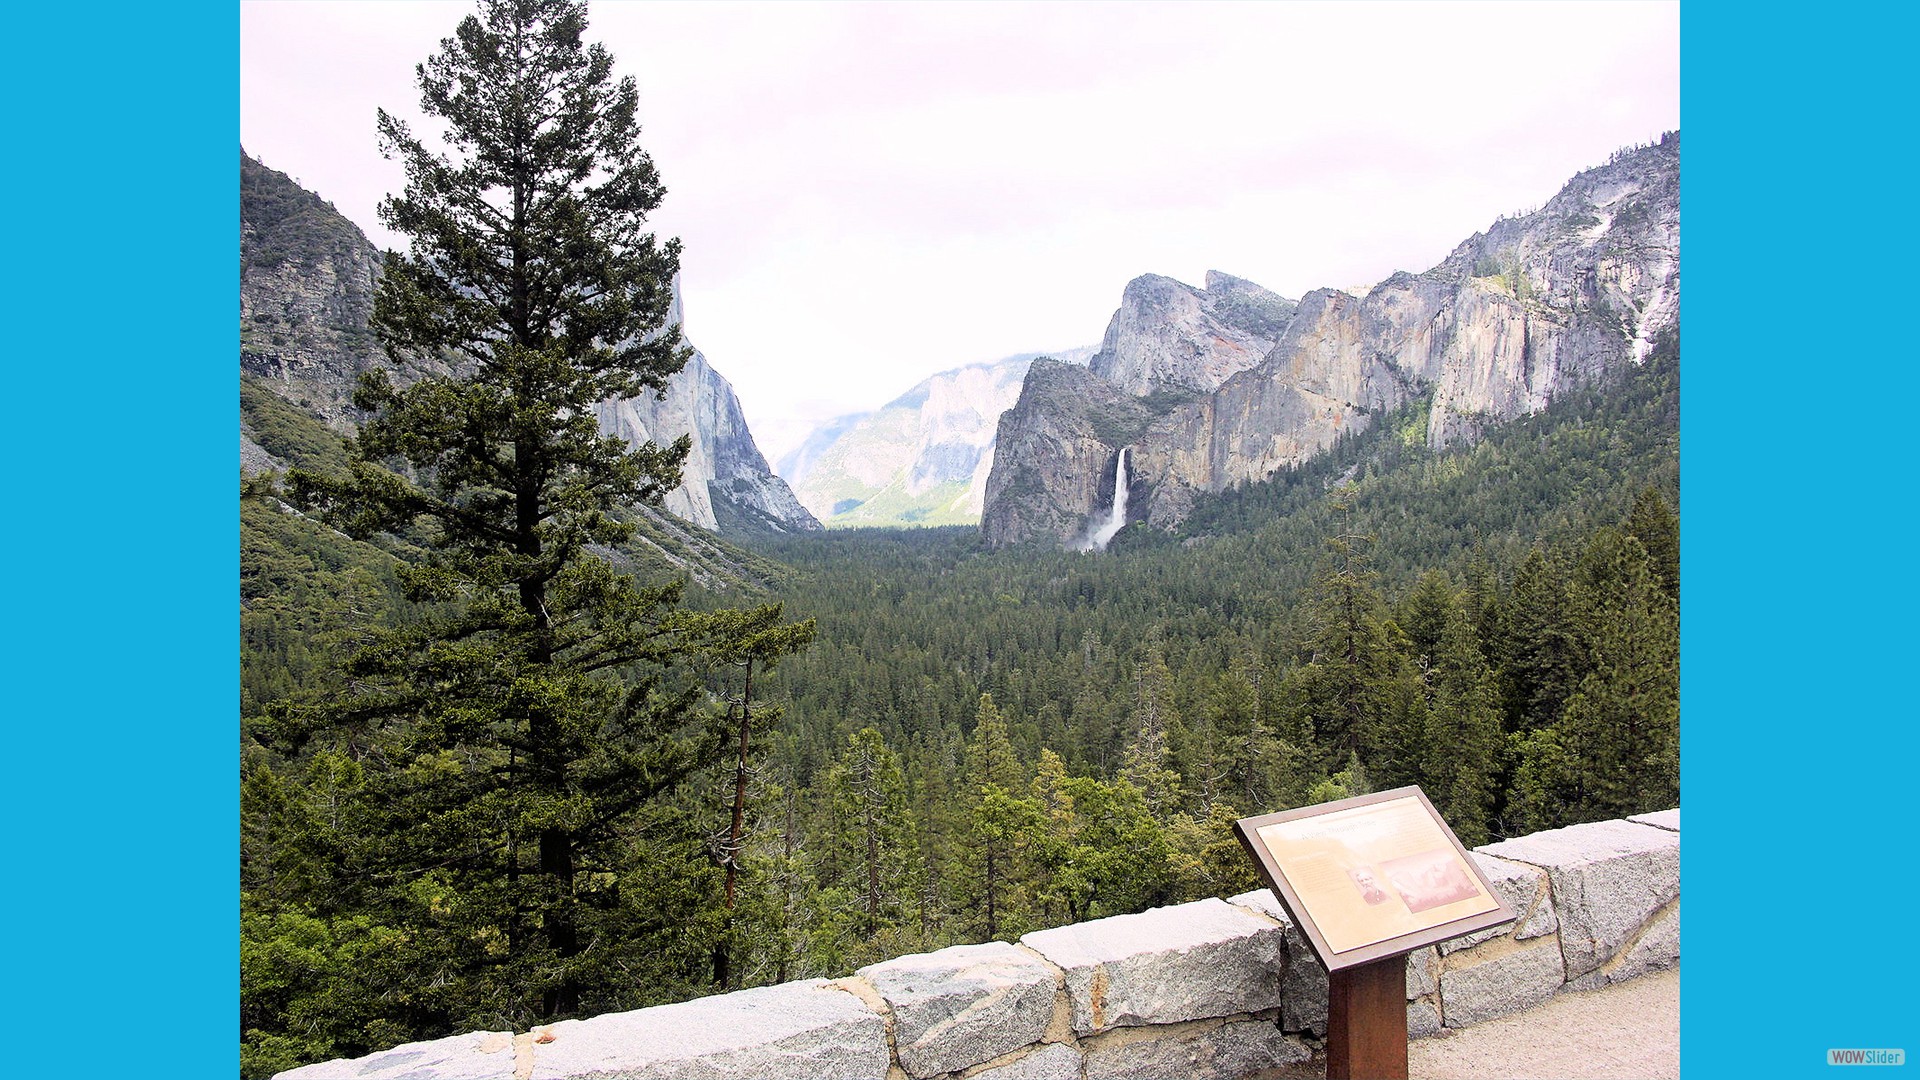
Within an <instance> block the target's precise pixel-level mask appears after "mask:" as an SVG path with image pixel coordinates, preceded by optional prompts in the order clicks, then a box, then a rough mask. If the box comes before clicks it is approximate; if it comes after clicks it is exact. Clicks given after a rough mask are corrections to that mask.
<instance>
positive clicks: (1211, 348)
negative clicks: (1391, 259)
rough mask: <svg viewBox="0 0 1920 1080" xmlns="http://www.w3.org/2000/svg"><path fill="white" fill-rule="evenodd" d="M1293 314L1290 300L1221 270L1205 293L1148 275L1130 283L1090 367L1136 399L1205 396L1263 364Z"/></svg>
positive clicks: (1209, 281) (1213, 272)
mask: <svg viewBox="0 0 1920 1080" xmlns="http://www.w3.org/2000/svg"><path fill="white" fill-rule="evenodd" d="M1293 307H1294V305H1293V301H1291V300H1288V299H1287V298H1286V297H1284V296H1280V295H1278V294H1276V293H1272V292H1269V291H1267V290H1266V289H1263V288H1261V287H1260V286H1258V285H1255V284H1254V283H1253V282H1251V281H1245V280H1243V279H1241V278H1237V277H1234V276H1233V275H1231V274H1223V273H1221V272H1219V271H1218V270H1210V271H1208V272H1207V287H1206V288H1205V289H1196V288H1194V287H1193V286H1191V285H1184V284H1182V283H1180V282H1178V281H1175V280H1173V279H1172V278H1169V277H1161V276H1160V275H1158V274H1145V275H1142V276H1140V277H1137V278H1134V279H1133V280H1132V281H1130V282H1128V283H1127V287H1126V291H1125V292H1123V293H1122V294H1121V296H1120V310H1118V311H1116V312H1114V313H1113V319H1112V321H1111V322H1109V323H1108V324H1107V334H1106V337H1105V338H1104V339H1103V340H1102V341H1101V344H1100V351H1099V352H1098V353H1095V354H1094V357H1093V360H1092V361H1091V363H1090V365H1089V366H1091V367H1092V368H1093V370H1094V372H1096V373H1097V374H1099V375H1100V376H1101V377H1102V378H1105V379H1106V380H1107V381H1108V382H1111V383H1113V384H1114V385H1115V386H1118V387H1120V388H1121V389H1123V390H1125V391H1126V392H1127V393H1129V394H1132V395H1134V396H1135V397H1145V396H1146V395H1148V394H1154V393H1160V392H1163V391H1169V390H1172V391H1199V392H1203V393H1204V392H1207V391H1210V390H1213V389H1215V388H1217V387H1218V386H1219V385H1220V384H1221V383H1223V382H1225V381H1226V380H1227V379H1228V377H1230V376H1232V375H1233V374H1234V373H1235V372H1240V371H1245V370H1246V369H1248V368H1250V367H1252V366H1254V365H1255V364H1258V363H1259V362H1260V360H1261V359H1262V358H1263V357H1265V356H1266V355H1267V353H1268V352H1269V351H1270V350H1271V349H1272V348H1273V346H1274V342H1275V341H1276V340H1277V339H1278V338H1279V336H1280V331H1281V330H1282V329H1283V328H1285V326H1286V325H1287V320H1288V319H1290V318H1291V317H1292V316H1293Z"/></svg>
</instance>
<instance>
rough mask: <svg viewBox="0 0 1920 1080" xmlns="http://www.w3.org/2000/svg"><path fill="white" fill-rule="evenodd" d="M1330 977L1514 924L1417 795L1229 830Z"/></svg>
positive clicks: (1411, 790)
mask: <svg viewBox="0 0 1920 1080" xmlns="http://www.w3.org/2000/svg"><path fill="white" fill-rule="evenodd" d="M1234 831H1235V832H1236V833H1237V834H1239V837H1240V842H1241V843H1242V844H1244V845H1245V846H1246V848H1247V852H1248V853H1249V854H1250V855H1252V856H1253V861H1254V862H1255V864H1257V865H1258V866H1259V867H1260V872H1261V874H1262V875H1263V876H1265V877H1266V879H1267V884H1269V885H1271V886H1272V887H1273V893H1274V895H1275V896H1276V897H1278V898H1279V900H1280V903H1281V905H1282V906H1283V907H1285V908H1286V909H1287V913H1288V914H1289V915H1291V916H1293V919H1294V922H1296V923H1298V924H1299V926H1300V929H1301V931H1302V932H1303V933H1305V934H1306V936H1307V940H1308V941H1309V942H1310V943H1312V945H1313V951H1314V953H1315V954H1316V955H1317V956H1319V958H1320V962H1321V963H1322V964H1324V965H1325V966H1326V969H1327V970H1328V971H1329V972H1334V971H1340V970H1342V969H1344V968H1351V967H1357V966H1359V965H1361V964H1366V963H1370V962H1372V961H1375V960H1379V959H1381V958H1383V957H1388V956H1397V955H1399V954H1401V953H1406V952H1411V951H1413V950H1414V949H1418V948H1420V947H1422V946H1425V945H1432V944H1435V943H1436V942H1441V941H1445V940H1446V939H1448V938H1453V937H1459V936H1460V935H1462V934H1470V933H1472V932H1474V931H1475V930H1484V929H1486V928H1487V927H1490V926H1499V925H1500V924H1502V923H1508V922H1512V921H1513V920H1514V918H1515V916H1514V912H1513V910H1512V909H1511V908H1510V907H1508V906H1507V904H1506V902H1505V901H1503V900H1501V899H1500V897H1499V895H1498V894H1497V893H1495V892H1494V891H1493V887H1492V886H1491V885H1489V884H1488V883H1487V879H1486V876H1485V875H1483V874H1482V873H1481V872H1480V868H1479V866H1477V865H1475V863H1474V861H1473V860H1472V859H1470V858H1468V857H1467V849H1466V848H1465V847H1463V846H1461V844H1460V840H1459V838H1458V837H1456V836H1454V835H1453V830H1452V829H1449V828H1447V824H1446V822H1444V821H1442V820H1440V815H1439V813H1438V812H1437V811H1435V810H1434V808H1433V804H1432V803H1431V802H1428V801H1427V796H1426V794H1425V793H1424V792H1422V791H1421V790H1420V789H1419V788H1418V787H1403V788H1396V789H1394V790H1392V791H1381V792H1376V793H1374V794H1372V795H1361V796H1359V797H1357V798H1352V799H1342V800H1340V801H1338V802H1330V803H1321V804H1320V805H1318V806H1307V807H1302V808H1300V809H1298V810H1287V811H1284V812H1282V813H1278V814H1266V815H1264V816H1261V817H1250V818H1242V819H1240V820H1239V821H1237V822H1235V823H1234Z"/></svg>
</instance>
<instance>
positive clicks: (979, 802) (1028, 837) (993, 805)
mask: <svg viewBox="0 0 1920 1080" xmlns="http://www.w3.org/2000/svg"><path fill="white" fill-rule="evenodd" d="M966 772H967V782H968V785H969V788H970V791H969V799H968V814H967V833H966V849H967V859H966V866H965V877H964V879H963V899H962V903H963V905H964V907H965V908H966V909H967V910H968V911H970V912H971V913H972V914H973V916H974V925H975V927H976V930H977V940H981V941H991V940H994V939H996V938H999V937H1002V936H1005V935H1006V933H1007V931H1008V928H1009V926H1017V925H1019V924H1020V922H1021V919H1022V918H1023V916H1024V914H1025V912H1024V905H1023V903H1022V901H1023V899H1024V897H1023V895H1022V889H1021V887H1020V886H1021V884H1022V883H1023V880H1024V878H1025V865H1024V864H1025V861H1026V857H1027V851H1028V849H1029V848H1030V846H1031V845H1032V843H1033V840H1034V838H1035V836H1036V834H1037V833H1038V831H1039V827H1040V824H1041V817H1040V808H1039V807H1038V806H1037V805H1036V804H1035V803H1034V801H1033V800H1032V799H1030V798H1027V797H1026V789H1027V783H1026V780H1025V777H1024V776H1023V775H1022V770H1021V768H1020V764H1019V762H1018V761H1016V760H1015V759H1014V756H1013V744H1012V742H1010V741H1009V740H1008V738H1007V723H1006V719H1005V718H1004V717H1002V716H1001V715H1000V710H999V708H998V707H996V706H995V705H994V703H993V696H992V695H991V694H982V695H980V710H979V713H978V714H977V715H976V717H975V718H974V730H973V738H972V739H971V740H969V741H968V743H967V764H966Z"/></svg>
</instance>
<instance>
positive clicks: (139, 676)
mask: <svg viewBox="0 0 1920 1080" xmlns="http://www.w3.org/2000/svg"><path fill="white" fill-rule="evenodd" d="M7 38H8V46H7V47H6V49H5V51H6V53H7V57H6V62H5V63H4V64H0V68H3V69H4V74H0V78H4V79H5V81H6V100H7V102H8V105H9V108H8V119H9V128H10V130H9V132H8V134H9V143H10V145H11V146H13V147H14V148H15V149H16V151H18V154H17V156H12V157H10V160H9V163H8V167H7V169H6V170H5V171H4V174H0V175H4V180H0V183H4V185H5V186H4V190H3V192H0V198H3V199H4V201H0V205H4V206H5V207H6V208H7V209H8V211H9V215H8V221H9V225H10V226H11V227H12V228H10V230H9V231H10V239H12V240H13V243H12V244H11V245H10V250H9V252H8V256H9V257H8V260H7V261H8V263H9V264H10V266H9V269H8V273H9V276H10V277H12V278H13V279H14V289H13V290H10V291H9V297H10V300H11V302H10V303H9V304H8V309H9V310H8V314H9V316H10V319H9V322H10V323H12V324H13V326H12V330H13V333H12V334H10V335H9V336H10V338H11V340H9V341H8V344H7V352H8V354H9V357H8V358H9V360H10V363H9V365H8V368H9V373H10V374H11V375H13V376H14V379H15V382H14V385H13V386H12V387H11V388H10V389H11V390H12V393H11V394H10V395H9V396H10V399H11V402H12V405H13V408H12V409H10V410H9V412H10V415H9V417H8V423H7V424H6V425H4V428H5V429H6V430H5V434H4V436H3V437H4V438H5V440H6V448H7V450H8V453H7V461H8V462H9V464H10V465H11V466H12V469H13V474H12V476H11V478H10V479H11V483H10V485H9V486H10V489H11V491H12V494H13V496H14V497H13V498H10V499H9V500H8V504H9V506H10V507H11V508H12V509H13V510H14V511H16V513H15V514H9V526H10V527H9V528H8V529H7V530H6V533H7V534H8V538H9V540H11V542H12V543H13V545H14V546H15V549H14V552H13V557H12V558H11V559H10V560H8V565H9V566H11V567H12V569H13V572H14V579H13V583H14V585H15V589H14V590H13V593H12V597H11V599H12V600H13V601H14V603H12V604H10V605H9V607H8V615H9V616H10V618H9V621H10V622H11V624H12V626H11V629H12V631H13V633H12V634H10V635H9V636H10V637H13V638H14V639H15V641H16V642H17V643H18V644H17V645H16V647H15V649H14V650H13V651H12V655H11V656H10V658H9V659H10V667H11V664H14V663H17V664H18V665H19V667H18V668H16V669H13V670H11V671H10V673H9V674H10V678H9V680H8V681H9V683H10V684H11V687H10V688H11V690H12V693H11V694H10V695H9V702H10V708H9V710H8V711H9V713H10V714H11V716H12V719H13V721H14V722H13V723H12V724H11V725H10V728H11V731H12V733H13V734H14V740H13V741H14V746H13V748H12V749H13V754H12V764H13V766H14V767H13V769H12V770H11V771H12V773H13V780H14V783H12V784H10V785H8V792H7V795H6V798H7V810H8V811H9V813H8V818H9V820H10V821H11V822H12V824H13V829H14V836H15V838H16V843H15V846H14V848H13V852H12V867H13V872H12V873H10V874H9V875H8V878H9V882H10V884H11V886H12V887H11V888H9V889H8V893H9V894H10V895H9V898H8V903H9V906H10V907H11V908H12V909H13V910H12V911H11V912H10V914H11V916H12V918H11V919H10V920H9V925H10V927H11V929H12V931H13V933H12V935H11V937H12V941H13V946H12V951H11V952H10V954H9V957H8V959H9V963H8V969H9V970H10V971H11V972H12V973H13V981H14V983H15V986H14V990H15V992H16V996H17V998H18V999H19V1000H20V1001H21V1002H22V1003H23V1005H26V1006H27V1008H26V1010H25V1011H22V1012H21V1013H20V1014H19V1019H20V1020H22V1021H23V1022H26V1023H28V1024H29V1025H30V1026H44V1027H45V1030H47V1032H48V1033H49V1034H48V1037H49V1038H53V1039H56V1040H57V1041H59V1042H61V1043H62V1044H63V1045H64V1047H65V1049H64V1050H63V1051H62V1056H63V1057H65V1058H67V1059H68V1060H75V1061H79V1060H84V1058H83V1057H81V1056H77V1055H89V1054H93V1055H112V1057H113V1059H114V1060H115V1061H116V1062H117V1064H115V1065H113V1066H110V1068H114V1069H121V1070H124V1069H127V1068H130V1067H132V1066H133V1063H134V1062H138V1063H139V1065H138V1071H139V1073H140V1075H141V1076H143V1077H144V1076H166V1075H173V1074H175V1073H179V1074H181V1075H194V1076H217V1075H226V1076H232V1075H236V1074H237V1072H238V1070H239V1049H238V1047H239V1041H238V1038H237V1032H236V1031H235V1027H236V1025H235V1019H236V1016H237V1012H238V985H239V944H238V938H239V934H238V928H239V919H238V911H239V904H238V892H237V890H238V885H237V877H236V873H235V869H234V860H233V848H234V843H233V840H234V836H235V835H236V828H237V821H238V790H237V780H236V774H235V769H234V762H235V755H236V750H237V746H238V742H237V734H238V733H237V728H236V715H235V710H236V701H237V698H236V693H235V691H236V676H235V659H234V658H235V657H236V656H237V655H238V648H239V628H238V625H237V620H236V619H235V617H234V615H235V608H234V598H235V596H236V585H235V582H236V581H237V579H238V569H239V555H238V544H237V543H236V538H237V536H238V534H239V512H238V508H237V505H236V501H235V498H234V460H235V459H234V441H235V438H234V436H235V430H234V422H235V421H234V417H235V410H236V404H235V384H234V367H233V363H234V361H233V354H234V340H235V339H234V313H235V306H234V304H235V300H234V297H235V295H236V286H237V284H238V260H237V258H236V254H235V253H236V252H237V251H238V242H239V215H238V214H237V212H236V209H237V206H238V188H237V185H236V184H235V182H234V158H235V156H236V153H235V151H236V150H237V148H238V142H239V137H238V132H239V123H238V105H237V102H238V96H237V89H236V88H237V85H238V79H237V63H236V58H237V57H238V55H239V23H238V18H237V9H235V8H233V7H231V6H219V7H214V6H199V5H165V4H162V5H125V6H121V5H106V6H105V7H103V8H90V9H87V10H86V11H85V12H75V11H70V10H59V11H56V10H55V9H54V8H53V7H49V6H46V5H28V6H26V7H23V8H20V9H19V10H17V11H14V12H12V13H10V14H9V17H8V26H7ZM22 290H24V295H23V292H22ZM16 305H17V306H16ZM16 349H17V350H18V351H17V352H16V351H15V350H16ZM49 552H52V553H54V558H53V559H52V560H49V559H48V558H47V556H48V554H49ZM56 1029H58V1030H62V1031H65V1032H66V1034H65V1035H64V1036H58V1035H55V1034H54V1032H55V1031H56ZM88 1031H96V1032H98V1033H101V1034H104V1035H105V1037H106V1038H107V1039H108V1040H109V1042H110V1043H112V1044H118V1045H119V1046H121V1047H123V1048H125V1049H124V1051H114V1050H113V1049H112V1046H111V1045H110V1044H109V1042H99V1041H91V1040H95V1036H94V1035H89V1034H87V1032H88ZM102 1060H103V1061H104V1060H105V1059H102ZM80 1071H83V1072H84V1071H86V1069H85V1068H84V1067H83V1068H81V1069H80Z"/></svg>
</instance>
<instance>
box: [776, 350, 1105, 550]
mask: <svg viewBox="0 0 1920 1080" xmlns="http://www.w3.org/2000/svg"><path fill="white" fill-rule="evenodd" d="M1094 351H1095V350H1094V349H1093V348H1092V347H1091V346H1088V347H1083V348H1078V349H1068V350H1064V351H1061V352H1056V353H1051V354H1047V355H1048V356H1050V357H1051V358H1052V359H1053V360H1056V361H1059V362H1063V363H1069V364H1076V363H1077V364H1084V363H1086V361H1087V360H1088V359H1089V358H1090V357H1091V356H1092V355H1093V354H1094ZM1041 355H1042V354H1039V353H1022V354H1020V355H1018V356H1010V357H1007V358H1006V359H1004V360H999V361H995V362H993V363H990V364H972V365H969V366H967V367H963V368H956V369H954V370H952V371H943V372H941V373H939V374H938V375H934V376H932V377H930V378H928V379H926V380H924V381H923V382H921V383H920V384H919V385H917V386H915V387H914V388H913V389H911V390H909V391H907V392H906V393H905V394H902V395H901V396H900V397H898V398H896V399H894V400H893V401H891V402H888V403H887V404H886V405H885V406H883V407H881V408H880V409H878V410H876V411H874V412H871V413H855V414H852V415H849V416H843V417H839V418H836V419H835V420H833V421H831V422H829V423H828V424H826V425H823V426H822V427H821V428H820V429H819V430H817V431H815V432H814V433H813V434H812V435H811V436H809V437H808V439H807V441H806V442H804V443H802V444H801V445H800V446H799V447H798V448H796V449H795V450H793V451H792V452H791V453H789V454H788V455H787V456H786V457H784V458H782V459H781V461H780V463H779V465H778V471H779V473H780V475H781V476H783V477H785V478H786V479H787V481H788V483H790V484H792V485H793V488H794V493H795V494H796V495H798V496H799V499H800V502H801V503H802V505H804V506H806V508H807V509H808V510H811V511H812V512H813V513H814V515H815V516H816V517H818V518H820V519H821V520H822V521H824V522H826V523H827V525H829V526H900V525H972V524H975V523H977V522H978V521H979V520H980V510H981V507H982V506H983V505H985V500H986V492H987V476H988V473H989V472H990V471H991V469H992V467H993V460H994V433H995V430H996V427H997V425H998V423H999V419H1000V414H1001V413H1003V412H1005V411H1006V410H1007V409H1008V408H1009V407H1010V406H1012V404H1013V403H1014V400H1015V398H1016V397H1018V396H1019V393H1020V387H1021V384H1022V381H1023V380H1024V379H1025V378H1026V375H1027V369H1028V368H1029V366H1031V365H1032V364H1034V363H1035V362H1037V360H1038V358H1039V357H1040V356H1041Z"/></svg>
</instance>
